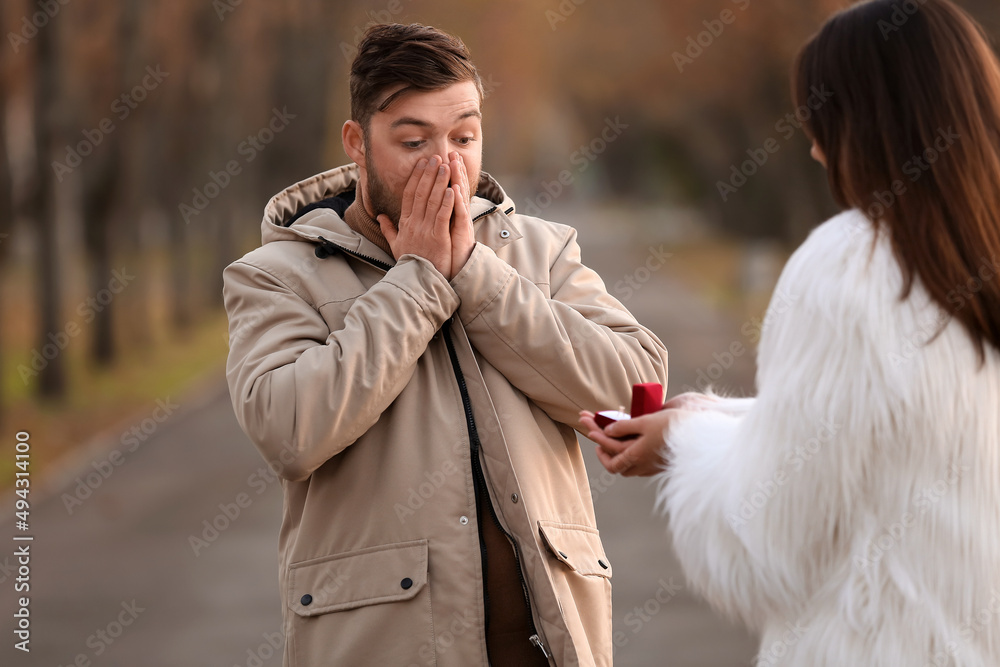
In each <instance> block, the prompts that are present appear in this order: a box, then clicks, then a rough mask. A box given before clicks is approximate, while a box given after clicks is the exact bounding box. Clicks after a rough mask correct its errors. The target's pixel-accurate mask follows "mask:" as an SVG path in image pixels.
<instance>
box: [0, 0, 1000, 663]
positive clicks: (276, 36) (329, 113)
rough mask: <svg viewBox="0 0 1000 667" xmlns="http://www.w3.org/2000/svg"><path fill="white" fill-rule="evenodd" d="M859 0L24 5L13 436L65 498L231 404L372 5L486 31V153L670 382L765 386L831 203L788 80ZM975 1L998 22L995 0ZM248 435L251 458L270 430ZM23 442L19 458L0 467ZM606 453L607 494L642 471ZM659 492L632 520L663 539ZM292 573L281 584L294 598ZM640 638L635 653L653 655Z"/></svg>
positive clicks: (8, 173) (11, 339) (7, 360)
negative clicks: (237, 303) (572, 239)
mask: <svg viewBox="0 0 1000 667" xmlns="http://www.w3.org/2000/svg"><path fill="white" fill-rule="evenodd" d="M846 4H847V3H845V2H843V1H842V0H697V1H695V0H671V1H670V2H666V1H653V0H616V2H613V3H612V2H608V1H607V0H507V1H505V2H485V1H483V0H465V1H464V2H458V1H456V0H372V1H360V0H285V1H284V2H266V1H264V0H39V1H31V2H29V1H27V0H7V1H5V2H4V3H3V5H2V8H0V28H2V30H0V34H2V35H3V36H4V42H5V43H4V44H3V46H2V47H0V276H2V284H0V427H2V433H3V434H4V436H3V438H4V442H5V443H6V444H5V445H4V447H3V451H4V452H8V453H10V452H12V450H13V434H14V433H15V432H16V431H19V430H24V431H29V432H30V433H31V435H32V442H33V449H32V466H33V468H32V474H33V476H34V479H36V480H38V481H39V482H40V483H41V482H42V481H43V480H50V481H49V482H48V485H49V488H50V489H51V495H52V497H53V498H54V500H53V502H56V503H58V510H59V511H58V512H56V513H55V514H57V515H58V516H60V517H61V518H62V519H65V518H66V517H67V516H72V515H73V511H71V508H65V509H64V507H63V506H64V505H65V500H64V499H63V500H62V501H60V500H59V499H60V494H62V495H65V494H64V491H65V488H71V487H72V486H73V484H72V482H70V483H69V487H65V484H66V480H67V479H68V480H72V479H73V476H74V473H73V471H74V470H76V472H77V473H78V472H79V465H80V462H81V461H82V462H83V463H82V465H83V469H84V470H86V471H89V468H93V467H94V466H93V465H92V463H93V461H94V460H96V459H94V456H95V455H94V454H93V451H98V450H100V447H102V446H104V447H105V449H104V450H101V451H107V446H106V445H101V444H100V443H101V442H102V438H103V439H104V441H107V440H108V438H109V437H110V440H111V442H112V443H113V444H117V443H121V444H122V445H125V444H128V443H131V442H133V441H132V440H128V441H127V438H126V435H127V433H131V434H132V437H133V438H134V441H136V442H137V443H145V441H146V440H147V438H152V437H153V434H154V432H155V431H157V429H158V428H159V426H160V425H161V424H162V423H163V422H164V421H166V420H167V419H173V418H175V417H174V416H173V409H172V408H171V406H172V405H173V404H174V402H176V403H177V404H183V405H185V406H186V407H190V406H192V405H202V404H204V405H215V406H217V407H218V406H219V405H221V408H220V409H223V410H224V409H227V407H226V404H225V401H224V400H223V401H222V403H221V404H220V403H219V401H218V400H216V399H217V398H218V394H219V388H220V386H222V377H223V368H224V364H225V357H226V353H227V335H226V320H225V313H224V311H223V309H222V298H221V297H222V294H221V289H222V278H221V273H222V269H223V268H224V267H225V266H226V265H227V264H228V263H230V262H231V261H233V260H235V259H237V258H239V257H240V256H241V255H242V254H244V253H245V252H247V251H248V250H250V249H252V248H254V247H255V246H256V245H257V244H258V243H259V238H260V237H259V233H260V218H261V212H262V209H263V207H264V205H265V204H266V202H267V200H268V199H269V198H270V197H271V196H272V195H273V194H274V193H276V192H277V191H279V190H280V189H282V188H283V187H285V186H287V185H289V184H292V183H294V182H296V181H299V180H301V179H303V178H306V177H308V176H310V175H312V174H314V173H316V172H319V171H323V170H325V169H329V168H333V167H336V166H339V165H341V164H344V163H346V162H347V158H346V156H345V154H344V151H343V149H342V147H341V142H340V128H341V125H342V123H343V121H344V120H345V119H346V118H347V117H348V112H349V100H348V94H347V92H348V90H347V76H348V71H349V66H350V61H351V59H352V58H353V55H354V53H355V49H356V44H357V43H358V41H359V38H360V36H361V35H362V34H363V32H364V30H365V28H366V27H367V26H368V25H370V24H371V23H375V22H387V21H398V22H419V23H426V24H431V25H435V26H437V27H440V28H442V29H445V30H447V31H449V32H452V33H453V34H456V35H458V36H460V37H461V38H462V39H463V40H464V41H465V42H466V44H468V46H469V47H470V49H471V51H472V53H473V57H474V59H475V61H476V63H477V65H478V68H479V71H480V73H481V75H482V78H483V81H484V84H485V87H486V90H487V100H486V103H485V120H484V127H485V161H484V168H485V169H486V170H487V171H489V172H490V173H492V174H493V175H494V176H496V177H497V178H498V180H499V181H500V182H501V183H502V184H503V185H504V186H505V188H506V189H507V191H508V193H509V194H511V195H512V196H513V198H514V200H515V202H516V204H517V206H518V207H519V209H520V210H521V211H522V212H525V213H529V214H533V215H539V216H541V217H546V218H551V219H554V220H557V221H560V222H566V223H569V224H577V225H579V226H580V228H581V238H582V240H583V243H584V252H585V254H584V260H585V261H587V262H588V263H591V264H592V265H594V266H595V268H597V269H598V270H599V271H601V273H602V275H603V277H604V278H605V281H606V283H607V284H608V288H609V290H610V291H611V292H612V294H614V295H615V296H617V297H618V298H620V299H621V300H623V301H624V302H625V303H626V304H627V305H628V306H629V307H630V308H631V309H633V311H634V312H635V313H636V315H637V316H638V317H639V319H640V320H642V321H644V322H649V323H650V324H651V326H653V327H654V329H655V330H656V331H657V333H659V334H660V335H661V337H662V338H663V339H664V341H665V342H666V343H667V346H668V348H669V349H670V352H671V363H672V364H675V363H676V364H678V366H677V367H676V369H675V368H672V369H671V375H672V377H671V386H670V388H669V390H668V393H670V394H674V393H678V392H680V391H682V390H683V389H684V388H686V387H691V386H694V387H699V388H700V387H703V386H704V384H706V383H707V381H708V380H711V381H713V382H715V383H717V384H721V385H722V386H723V387H728V388H731V389H732V390H733V391H738V392H750V391H752V381H753V377H752V373H753V370H752V357H753V354H752V352H753V345H754V343H756V336H755V333H756V332H758V331H759V321H760V320H759V318H760V316H762V315H763V311H764V308H765V306H766V303H767V299H768V297H769V294H770V290H771V289H772V287H773V284H774V281H775V279H776V277H777V274H778V272H779V271H780V268H781V265H782V263H783V261H784V259H785V258H786V257H787V255H788V253H789V252H791V250H792V249H794V247H795V245H796V244H797V243H799V242H801V240H802V239H803V238H804V237H805V236H806V235H807V234H808V233H809V231H810V229H812V228H813V227H814V226H815V225H816V224H818V223H819V222H821V221H822V220H823V219H825V218H826V217H828V216H829V215H830V214H832V213H834V212H835V211H836V208H835V207H834V205H833V203H832V201H831V199H830V197H829V195H828V193H827V186H826V178H825V172H824V171H823V170H822V168H821V167H820V166H819V165H817V164H815V163H814V162H813V161H812V160H811V159H810V157H809V154H808V149H809V143H808V141H807V139H806V138H805V136H804V135H803V133H802V131H801V129H800V127H799V126H800V123H799V120H801V114H802V113H808V110H800V111H798V114H799V115H798V117H797V116H796V113H797V111H796V109H794V108H793V105H792V103H791V96H790V90H789V73H790V68H791V64H792V61H793V59H794V56H795V54H796V52H797V50H798V49H799V47H800V46H801V45H802V43H803V42H804V41H805V40H806V39H807V38H808V36H809V35H811V34H812V33H813V32H815V31H816V30H817V29H818V27H819V26H820V25H821V23H822V21H823V19H824V18H826V17H827V16H829V14H830V13H832V12H833V11H835V10H836V9H839V8H841V7H843V6H846ZM900 4H901V5H902V0H900ZM960 4H961V5H963V6H964V7H965V8H966V9H968V10H969V11H970V12H971V13H972V14H973V15H974V16H975V17H976V18H978V19H979V20H980V21H981V22H982V23H983V24H984V26H985V27H986V29H987V31H988V32H989V33H990V34H991V35H993V36H997V35H1000V5H998V3H997V2H996V0H961V2H960ZM583 232H586V234H583ZM588 235H589V236H588ZM664 257H666V258H667V259H666V260H665V261H663V258H664ZM654 260H655V261H654ZM668 298H669V299H671V301H670V303H669V304H668V303H666V302H665V301H666V300H667V299H668ZM735 344H739V346H740V350H746V352H747V354H744V353H743V352H742V351H739V352H737V350H736V348H735V347H734V345H735ZM192 396H207V397H209V398H205V399H204V400H203V401H202V400H201V399H198V400H195V399H191V398H189V397H192ZM199 401H200V402H199ZM595 407H600V406H595ZM157 409H159V411H157ZM188 413H190V410H189V411H188ZM160 417H163V419H161V418H160ZM195 417H197V415H194V416H191V415H190V414H189V416H188V418H189V419H193V418H195ZM123 425H125V427H123ZM178 428H180V427H178ZM188 430H189V431H190V432H191V433H192V434H193V435H192V436H191V437H194V438H197V437H199V436H198V435H197V431H196V430H195V429H194V428H193V427H190V428H189V429H188ZM109 434H110V435H109ZM156 435H157V437H162V433H157V434H156ZM175 437H176V436H175ZM95 443H97V444H95ZM164 446H166V445H164ZM212 446H213V442H210V441H208V440H206V441H205V442H203V443H201V447H202V448H211V447H212ZM238 446H239V447H244V448H245V449H246V454H247V456H248V457H249V458H247V459H246V462H245V464H246V465H251V462H252V460H253V457H254V456H255V455H254V453H253V451H252V448H251V447H250V446H249V445H248V444H247V443H245V442H241V443H239V445H238ZM94 447H97V448H98V449H97V450H95V449H94ZM136 447H138V444H136ZM84 449H85V450H86V451H87V452H90V453H83V454H81V453H80V452H81V451H82V450H84ZM131 451H134V449H133V450H131ZM164 460H165V461H167V462H168V464H169V460H170V459H169V457H166V458H165V459H164ZM13 461H14V458H13V455H10V456H8V455H6V454H5V455H4V457H3V458H2V459H0V473H2V477H0V486H9V485H10V484H11V480H12V479H13ZM67 462H68V463H67ZM74 462H75V463H74ZM74 465H76V466H77V468H75V469H74ZM115 465H118V464H117V463H116V464H115ZM137 469H138V468H137ZM66 471H69V472H66ZM217 472H218V473H219V474H225V466H221V465H220V467H219V468H218V470H217ZM593 475H594V480H595V488H594V491H595V497H597V499H598V503H599V509H600V503H601V502H610V501H608V500H607V498H612V497H616V496H615V493H624V492H621V491H619V489H620V488H621V487H622V486H623V484H622V483H617V482H616V483H614V484H609V483H607V482H606V481H605V482H602V481H601V480H603V479H604V478H603V477H601V475H600V468H596V469H594V470H593ZM51 480H56V481H51ZM630 483H631V482H630ZM601 484H604V486H601ZM636 484H639V483H636ZM612 485H613V486H615V487H616V488H615V489H612V490H611V491H609V492H608V494H607V495H606V497H603V498H602V496H604V491H605V490H606V489H605V487H610V486H612ZM140 487H141V484H140ZM643 493H644V492H643ZM617 497H618V498H619V499H620V502H621V503H624V502H626V500H624V499H623V498H624V496H621V495H619V496H617ZM646 500H647V498H646V496H643V497H642V498H641V499H637V500H635V502H646ZM122 502H126V503H127V502H129V501H128V500H124V501H122ZM210 504H211V503H210ZM278 504H279V505H280V498H279V500H278ZM105 509H106V508H105ZM6 511H7V510H6V509H5V510H4V512H6ZM108 511H109V512H111V514H110V515H109V516H112V517H115V516H117V515H115V514H114V512H115V511H117V510H108ZM204 511H206V509H205V508H203V510H202V513H204ZM601 511H602V512H604V514H605V515H606V516H609V517H614V516H617V513H622V514H623V515H624V509H622V508H621V507H620V506H617V505H615V506H612V505H610V504H609V505H607V506H606V507H605V509H603V510H601ZM647 515H648V511H647V508H644V509H643V512H642V513H641V517H642V519H643V522H644V523H645V524H646V525H645V526H644V527H639V526H637V527H636V530H637V531H647V532H650V533H655V534H656V535H657V537H656V539H658V540H661V541H662V539H663V534H664V531H663V530H662V526H661V525H660V524H656V525H655V526H654V524H653V521H654V520H652V519H648V520H647V518H646V517H647ZM199 518H200V517H199ZM271 519H273V520H274V521H276V520H277V519H276V517H273V516H272V517H270V518H269V521H270V520H271ZM609 520H610V519H609ZM269 521H263V520H261V522H260V525H261V526H262V527H263V530H264V531H265V533H264V537H265V539H266V540H267V541H269V542H270V543H273V542H274V539H275V535H276V530H277V527H276V525H273V522H269ZM195 524H196V525H197V522H195ZM267 543H268V542H265V545H266V544H267ZM269 557H270V556H269ZM618 571H619V572H624V573H627V572H629V570H627V569H619V570H618ZM626 576H627V575H626ZM650 576H654V575H653V574H650ZM619 578H623V577H622V575H619ZM4 579H6V577H4ZM680 580H681V579H679V581H680ZM650 581H655V579H650ZM3 585H4V586H5V587H6V586H9V585H10V581H5V583H4V584H3ZM620 585H622V586H624V587H625V590H626V591H627V588H628V585H629V584H628V583H627V582H616V590H619V589H618V588H617V587H618V586H620ZM656 590H657V589H655V587H654V589H653V590H651V591H638V592H637V593H636V596H635V597H636V599H637V600H639V602H642V599H643V598H644V597H649V595H650V594H652V593H656ZM276 595H277V594H276V591H275V592H274V597H273V598H265V603H267V600H269V599H270V600H271V601H272V603H273V607H275V608H277V597H276ZM626 595H628V594H627V593H626ZM650 599H652V598H650ZM616 608H617V602H616ZM3 613H5V614H6V610H4V611H3ZM67 613H68V612H67ZM622 623H624V624H625V627H626V628H627V627H628V621H627V620H626V619H625V617H623V616H622V614H618V616H616V624H618V625H619V626H620V625H622ZM85 636H86V633H84V634H83V636H82V637H80V638H79V640H78V641H77V640H76V639H74V641H77V643H79V644H81V645H82V643H83V637H85ZM739 641H744V640H739ZM747 641H749V640H747ZM706 643H709V642H706ZM746 646H750V644H749V643H746V642H744V644H741V647H742V648H741V649H740V650H745V647H746ZM706 650H708V649H706ZM710 653H711V652H710V651H709V652H708V653H704V652H703V655H709V654H710ZM692 655H694V653H692ZM54 659H57V660H58V659H65V660H70V659H72V655H66V656H65V657H64V658H58V657H56V658H54ZM220 659H223V658H220ZM243 659H244V661H245V660H246V657H245V656H244V658H243ZM643 660H644V659H640V658H638V657H636V658H635V659H632V660H631V661H629V660H625V661H624V662H622V664H655V663H647V662H643ZM27 664H33V663H27ZM122 664H139V663H127V662H126V663H122ZM142 664H154V663H153V662H144V663H142ZM157 664H158V663H157ZM174 664H182V663H174ZM186 664H209V663H208V662H205V663H201V662H198V663H186ZM212 664H215V663H212ZM219 664H226V663H224V662H220V663H219ZM229 664H232V663H231V662H230V663H229ZM666 664H678V665H694V664H706V665H711V664H734V663H723V662H711V660H710V659H708V658H705V659H704V660H703V661H702V662H698V661H697V660H696V659H694V658H692V659H691V660H690V661H687V662H685V661H677V662H674V663H671V662H669V661H667V663H666Z"/></svg>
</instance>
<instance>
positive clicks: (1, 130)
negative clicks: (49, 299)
mask: <svg viewBox="0 0 1000 667" xmlns="http://www.w3.org/2000/svg"><path fill="white" fill-rule="evenodd" d="M5 34H7V33H6V31H5V30H4V20H3V13H2V12H0V35H5ZM8 58H9V56H8V55H7V49H3V53H2V54H0V276H2V275H3V274H4V273H5V271H6V268H7V253H8V252H9V250H10V245H9V238H10V231H11V227H12V225H13V220H14V201H13V192H12V185H11V175H10V160H9V157H8V154H7V100H8V98H9V91H10V85H11V81H10V76H9V75H8V72H7V61H8ZM0 313H3V289H2V288H0ZM3 341H4V338H3V327H2V325H0V380H2V378H3ZM3 399H4V396H3V382H2V381H0V424H2V423H3Z"/></svg>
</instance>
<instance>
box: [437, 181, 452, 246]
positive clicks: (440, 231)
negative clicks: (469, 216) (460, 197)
mask: <svg viewBox="0 0 1000 667" xmlns="http://www.w3.org/2000/svg"><path fill="white" fill-rule="evenodd" d="M454 210H455V191H454V190H452V189H451V188H446V189H445V191H444V194H443V195H442V197H441V203H440V204H439V206H438V210H437V215H435V216H434V228H435V232H436V233H435V234H434V237H435V238H437V237H438V236H440V235H443V236H445V237H447V236H448V225H449V224H450V223H451V214H452V211H454Z"/></svg>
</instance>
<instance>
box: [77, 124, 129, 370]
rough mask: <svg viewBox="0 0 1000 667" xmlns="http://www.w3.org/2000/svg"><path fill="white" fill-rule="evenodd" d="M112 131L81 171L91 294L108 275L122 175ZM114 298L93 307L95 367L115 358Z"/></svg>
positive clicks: (104, 284) (102, 285) (103, 284)
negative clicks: (118, 190)
mask: <svg viewBox="0 0 1000 667" xmlns="http://www.w3.org/2000/svg"><path fill="white" fill-rule="evenodd" d="M115 135H116V133H114V132H112V133H111V134H110V135H109V136H107V137H105V138H104V141H105V142H107V143H108V144H109V145H108V146H105V147H104V152H103V154H102V155H101V156H95V157H93V158H91V163H90V164H88V166H87V169H86V170H85V171H84V172H83V193H82V200H83V202H82V209H83V210H82V213H83V240H84V247H85V248H86V252H87V276H88V277H87V284H88V289H89V293H90V294H91V295H95V298H96V295H97V294H100V293H101V291H102V290H104V289H106V288H107V286H108V280H109V278H110V276H111V269H112V266H111V252H112V250H111V238H110V237H111V224H110V222H111V217H112V211H113V209H114V203H115V193H116V191H117V189H118V188H117V186H118V180H119V178H120V174H121V156H120V152H119V151H120V150H121V149H120V146H121V142H119V141H118V140H117V139H116V138H115ZM114 305H115V303H114V299H111V300H110V301H109V302H108V303H107V304H102V307H101V308H100V309H95V315H94V325H93V326H94V330H93V337H92V338H91V348H90V358H91V360H92V361H93V362H94V363H95V364H97V365H98V366H109V365H110V364H111V362H113V361H114V359H115V353H116V346H115V332H114Z"/></svg>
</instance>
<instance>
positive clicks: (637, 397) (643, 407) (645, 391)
mask: <svg viewBox="0 0 1000 667" xmlns="http://www.w3.org/2000/svg"><path fill="white" fill-rule="evenodd" d="M662 407H663V385H661V384H660V383H659V382H643V383H642V384H634V385H632V411H631V413H628V414H626V413H624V412H620V411H618V410H602V411H601V412H598V413H597V414H596V415H594V421H595V422H597V425H598V426H600V427H601V428H604V427H605V426H607V425H608V424H613V423H614V422H617V421H625V420H626V419H634V418H636V417H641V416H643V415H648V414H649V413H650V412H656V411H658V410H660V409H661V408H662Z"/></svg>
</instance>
